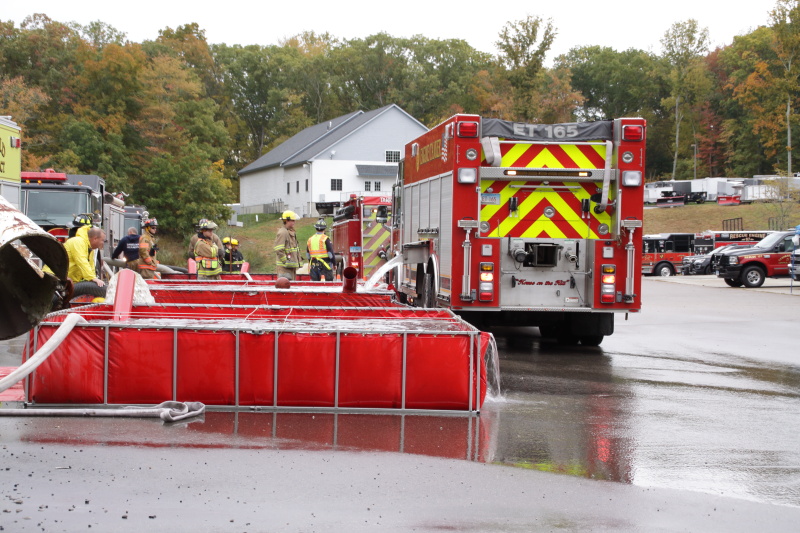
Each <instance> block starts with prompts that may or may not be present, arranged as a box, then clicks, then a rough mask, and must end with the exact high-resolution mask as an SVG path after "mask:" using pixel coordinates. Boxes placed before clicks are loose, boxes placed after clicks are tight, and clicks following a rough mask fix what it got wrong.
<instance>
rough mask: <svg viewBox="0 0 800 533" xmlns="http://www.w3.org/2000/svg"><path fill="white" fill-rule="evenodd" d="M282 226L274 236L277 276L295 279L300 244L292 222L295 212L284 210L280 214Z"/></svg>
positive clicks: (295, 217)
mask: <svg viewBox="0 0 800 533" xmlns="http://www.w3.org/2000/svg"><path fill="white" fill-rule="evenodd" d="M281 220H282V221H283V227H282V228H280V229H279V230H278V234H277V235H276V236H275V248H274V250H275V256H276V260H277V266H278V276H282V277H284V278H287V279H289V280H295V279H297V277H296V273H297V269H298V268H300V246H299V245H298V244H297V233H296V232H295V230H294V223H295V221H297V213H295V212H294V211H284V212H283V213H282V214H281Z"/></svg>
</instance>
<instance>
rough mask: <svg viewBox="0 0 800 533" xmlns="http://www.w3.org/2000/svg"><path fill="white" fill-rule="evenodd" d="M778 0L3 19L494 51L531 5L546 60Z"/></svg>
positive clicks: (346, 7)
mask: <svg viewBox="0 0 800 533" xmlns="http://www.w3.org/2000/svg"><path fill="white" fill-rule="evenodd" d="M774 6H775V0H748V1H743V2H741V3H740V2H721V1H719V0H716V1H714V0H668V1H663V2H649V1H647V0H638V1H629V0H610V1H608V2H602V1H599V0H593V1H588V0H571V1H570V0H566V1H564V0H562V1H552V0H551V1H547V2H542V1H536V0H527V1H523V2H521V1H518V0H505V1H499V2H498V1H489V2H475V1H472V2H454V1H447V0H445V1H441V0H440V1H436V0H425V1H420V0H403V1H400V2H381V1H376V0H343V1H340V2H335V1H330V0H327V1H321V0H298V1H286V0H262V1H260V2H242V1H238V0H228V1H224V0H222V1H215V2H210V1H207V0H196V1H193V2H192V1H189V2H177V1H175V0H161V1H153V0H133V1H124V0H123V1H122V2H113V1H109V0H103V1H96V0H77V1H74V2H69V1H65V0H39V1H34V2H30V3H28V2H3V5H2V8H0V19H1V20H5V21H8V20H12V21H14V22H15V23H16V25H17V26H19V24H20V23H21V22H22V21H23V20H24V19H25V17H27V16H29V15H31V14H32V13H44V14H46V15H47V16H49V17H50V18H51V19H54V20H57V21H59V22H72V21H75V22H77V23H79V24H83V25H85V24H88V23H89V22H92V21H96V20H100V21H102V22H105V23H106V24H109V25H111V26H113V27H114V28H116V29H117V30H119V31H122V32H124V33H125V34H126V35H127V37H128V39H130V40H132V41H135V42H142V41H144V40H152V39H155V38H156V37H158V31H159V30H160V29H163V28H165V27H170V28H175V27H177V26H180V25H183V24H187V23H190V22H197V23H198V24H199V25H200V28H202V29H204V30H205V32H206V38H207V39H208V41H209V42H210V43H225V44H229V45H230V44H242V45H247V44H260V45H269V44H278V42H279V41H280V40H281V39H283V38H285V37H290V36H292V35H296V34H297V33H300V32H302V31H306V30H310V31H314V32H316V33H324V32H328V33H330V34H331V35H333V36H335V37H339V38H343V39H354V38H359V37H365V36H367V35H371V34H374V33H378V32H381V31H383V32H386V33H388V34H390V35H392V36H394V37H410V36H412V35H417V34H421V35H424V36H425V37H428V38H434V39H453V38H459V39H464V40H466V41H467V42H468V43H469V44H470V45H472V46H473V47H474V48H476V49H478V50H481V51H484V52H489V53H491V54H496V53H497V49H496V48H495V46H494V43H495V41H497V35H498V33H499V32H500V30H501V29H502V27H503V26H504V25H505V24H506V23H507V22H508V21H514V20H520V19H524V18H525V17H526V16H528V15H534V16H539V17H542V18H544V19H548V18H550V19H552V20H553V24H554V26H555V27H556V29H557V31H558V35H557V37H556V40H555V42H554V44H553V47H552V48H551V52H550V54H549V56H548V63H549V62H550V61H552V59H553V58H554V57H555V56H557V55H558V54H561V53H565V52H567V51H568V50H569V49H570V48H572V47H575V46H582V45H601V46H610V47H612V48H615V49H616V50H618V51H621V50H626V49H628V48H638V49H642V50H648V51H651V52H654V53H660V52H661V45H660V42H659V41H660V39H661V37H662V36H663V35H664V33H665V32H666V31H667V30H668V29H669V27H670V26H671V25H672V24H673V23H675V22H681V21H685V20H688V19H690V18H694V19H696V20H697V21H698V22H699V23H700V27H706V28H708V30H709V36H710V38H711V43H712V45H714V46H717V45H725V44H730V43H731V42H732V40H733V37H734V36H736V35H742V34H745V33H748V32H749V31H751V30H753V29H755V28H757V27H758V26H761V25H765V24H767V23H768V20H769V12H770V10H772V9H773V8H774Z"/></svg>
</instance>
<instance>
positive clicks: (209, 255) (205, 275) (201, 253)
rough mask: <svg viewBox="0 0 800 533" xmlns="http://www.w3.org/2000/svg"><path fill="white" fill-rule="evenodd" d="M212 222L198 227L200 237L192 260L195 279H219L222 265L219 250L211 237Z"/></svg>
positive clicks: (212, 230) (212, 231)
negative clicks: (195, 270) (195, 271)
mask: <svg viewBox="0 0 800 533" xmlns="http://www.w3.org/2000/svg"><path fill="white" fill-rule="evenodd" d="M212 224H214V223H213V222H206V223H205V224H204V225H203V226H201V227H200V237H199V238H198V239H197V243H196V244H195V245H194V260H195V261H197V279H220V273H221V272H222V264H221V263H220V261H219V250H218V249H217V245H216V244H214V239H213V237H212V235H213V233H214V229H213V228H212V227H211V225H212Z"/></svg>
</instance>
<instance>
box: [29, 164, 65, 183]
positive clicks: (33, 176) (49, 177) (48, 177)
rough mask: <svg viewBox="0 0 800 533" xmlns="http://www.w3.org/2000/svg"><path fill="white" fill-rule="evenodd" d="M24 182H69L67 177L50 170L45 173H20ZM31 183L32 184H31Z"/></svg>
mask: <svg viewBox="0 0 800 533" xmlns="http://www.w3.org/2000/svg"><path fill="white" fill-rule="evenodd" d="M20 178H21V179H23V180H40V181H41V180H44V181H67V175H66V174H64V173H63V172H56V171H55V170H53V169H52V168H48V169H47V170H45V171H44V172H20ZM29 183H30V182H29Z"/></svg>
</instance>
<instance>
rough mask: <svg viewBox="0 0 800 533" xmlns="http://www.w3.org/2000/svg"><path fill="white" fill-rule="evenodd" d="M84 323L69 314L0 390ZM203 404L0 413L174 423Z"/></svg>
mask: <svg viewBox="0 0 800 533" xmlns="http://www.w3.org/2000/svg"><path fill="white" fill-rule="evenodd" d="M82 323H86V320H84V318H83V317H82V316H81V315H79V314H76V313H69V314H68V315H67V317H66V318H65V319H64V322H62V323H61V325H60V326H59V327H58V329H57V330H56V332H55V333H53V336H52V337H50V338H49V339H48V340H47V342H45V343H44V345H43V346H42V347H41V348H39V350H37V352H36V353H35V354H34V355H33V357H31V358H30V359H28V360H27V361H26V362H25V363H24V364H23V365H22V366H20V367H19V368H17V369H16V370H14V371H13V372H11V373H10V374H9V375H7V376H6V377H4V378H2V379H0V392H3V391H5V390H6V389H8V388H10V387H12V386H13V385H15V384H16V383H18V382H19V381H21V380H23V379H25V378H26V377H27V376H28V375H29V374H30V373H31V372H33V371H34V370H36V368H37V367H38V366H39V365H41V364H42V363H44V361H45V360H46V359H47V358H48V357H50V354H52V353H53V352H54V351H55V349H56V348H58V346H59V345H60V344H61V343H62V342H63V341H64V339H65V338H67V335H69V333H70V332H71V331H72V328H74V327H75V326H76V325H78V324H82ZM205 409H206V406H205V405H204V404H202V403H201V402H186V403H184V402H169V401H168V402H163V403H160V404H159V405H156V406H154V407H138V406H131V407H123V408H119V409H0V416H114V417H135V418H161V420H164V421H166V422H176V421H178V420H183V419H185V418H190V417H194V416H197V415H200V414H203V413H204V412H205Z"/></svg>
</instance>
